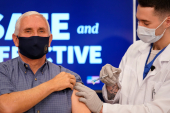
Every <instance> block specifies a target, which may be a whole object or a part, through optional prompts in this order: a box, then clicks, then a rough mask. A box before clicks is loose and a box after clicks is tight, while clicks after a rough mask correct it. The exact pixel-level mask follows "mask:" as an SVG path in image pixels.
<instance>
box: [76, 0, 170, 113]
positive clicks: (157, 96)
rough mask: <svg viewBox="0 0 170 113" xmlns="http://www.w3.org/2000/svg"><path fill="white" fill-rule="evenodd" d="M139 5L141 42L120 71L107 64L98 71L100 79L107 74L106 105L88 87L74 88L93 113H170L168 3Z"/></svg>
mask: <svg viewBox="0 0 170 113" xmlns="http://www.w3.org/2000/svg"><path fill="white" fill-rule="evenodd" d="M138 3H139V5H138V7H137V15H136V16H137V19H138V28H137V34H138V37H139V38H140V40H139V41H136V42H135V43H134V44H132V45H131V46H130V47H129V49H128V50H127V52H126V53H125V55H124V56H123V58H122V60H121V63H120V66H119V68H115V67H113V66H111V65H109V64H106V65H105V66H103V67H102V69H101V71H100V77H102V76H105V75H108V76H107V77H105V78H104V79H102V80H101V81H102V82H103V83H104V86H103V89H102V92H103V97H104V99H105V101H106V102H107V103H103V102H102V101H101V100H100V99H99V98H98V96H97V94H96V93H95V91H93V90H91V89H90V88H88V87H86V86H84V85H82V84H78V83H77V84H76V86H75V89H77V90H78V91H79V92H78V93H77V94H76V95H77V96H80V98H79V101H81V102H83V103H85V104H86V105H87V107H88V108H89V109H90V110H91V111H92V112H93V113H170V0H138ZM125 21H126V20H125ZM113 44H114V42H113ZM115 71H116V73H113V72H115Z"/></svg>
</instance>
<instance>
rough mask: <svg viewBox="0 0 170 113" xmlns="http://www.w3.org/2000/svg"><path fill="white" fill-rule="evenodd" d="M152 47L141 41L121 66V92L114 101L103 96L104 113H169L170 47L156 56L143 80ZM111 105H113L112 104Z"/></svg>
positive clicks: (133, 45) (105, 92) (129, 50)
mask: <svg viewBox="0 0 170 113" xmlns="http://www.w3.org/2000/svg"><path fill="white" fill-rule="evenodd" d="M150 47H151V45H150V44H148V43H144V42H142V41H137V42H135V43H134V44H132V45H131V46H130V47H129V49H128V50H127V52H126V53H125V55H124V57H123V58H122V61H121V63H120V68H121V69H122V72H121V74H120V76H119V83H120V87H121V88H120V90H119V91H118V93H117V94H116V96H115V98H114V100H112V101H109V100H108V99H107V91H106V86H105V85H104V86H103V89H102V93H103V97H104V99H105V101H106V102H107V103H104V105H103V113H170V45H168V46H167V47H166V49H165V50H164V51H163V52H162V53H161V54H160V55H159V56H158V57H157V59H156V60H155V61H154V63H153V65H154V66H155V69H154V70H153V71H150V72H149V73H148V75H147V76H146V78H145V79H144V80H143V71H144V66H145V62H146V59H147V57H148V54H149V51H150ZM109 103H111V104H109Z"/></svg>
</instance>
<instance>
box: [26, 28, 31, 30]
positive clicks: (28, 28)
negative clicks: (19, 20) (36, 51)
mask: <svg viewBox="0 0 170 113" xmlns="http://www.w3.org/2000/svg"><path fill="white" fill-rule="evenodd" d="M24 30H32V28H25V29H24Z"/></svg>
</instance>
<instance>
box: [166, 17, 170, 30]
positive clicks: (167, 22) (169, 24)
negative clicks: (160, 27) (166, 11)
mask: <svg viewBox="0 0 170 113" xmlns="http://www.w3.org/2000/svg"><path fill="white" fill-rule="evenodd" d="M166 27H167V28H168V27H170V16H168V17H167V20H166Z"/></svg>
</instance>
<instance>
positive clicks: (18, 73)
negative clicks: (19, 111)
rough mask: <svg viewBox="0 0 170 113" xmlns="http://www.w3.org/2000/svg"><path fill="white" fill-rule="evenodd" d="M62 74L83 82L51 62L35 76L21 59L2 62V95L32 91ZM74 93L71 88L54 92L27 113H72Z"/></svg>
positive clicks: (0, 93) (0, 75) (0, 77)
mask: <svg viewBox="0 0 170 113" xmlns="http://www.w3.org/2000/svg"><path fill="white" fill-rule="evenodd" d="M60 72H67V73H70V74H72V75H74V76H75V77H76V82H82V81H81V78H80V76H79V75H78V74H76V73H74V72H72V71H70V70H68V69H66V68H64V67H62V66H58V65H55V64H53V63H51V62H49V61H46V63H45V64H44V65H43V66H42V67H41V68H40V69H39V70H38V71H37V72H36V73H35V74H34V73H33V72H32V70H31V69H30V67H29V65H28V64H26V63H24V62H23V61H22V60H21V58H20V57H17V58H15V59H11V60H8V61H6V62H2V63H0V95H2V94H6V93H11V92H17V91H23V90H27V89H31V88H33V87H36V86H38V85H40V84H42V83H44V82H46V81H49V80H50V79H52V78H54V77H55V76H56V75H58V74H59V73H60ZM72 92H73V91H72V90H71V89H70V88H67V89H65V90H62V91H58V92H53V93H52V94H50V95H49V96H48V97H46V98H45V99H44V100H42V101H41V102H40V103H38V104H37V105H35V106H34V107H33V108H31V109H30V110H28V111H27V112H25V113H38V112H39V113H71V95H72Z"/></svg>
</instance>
